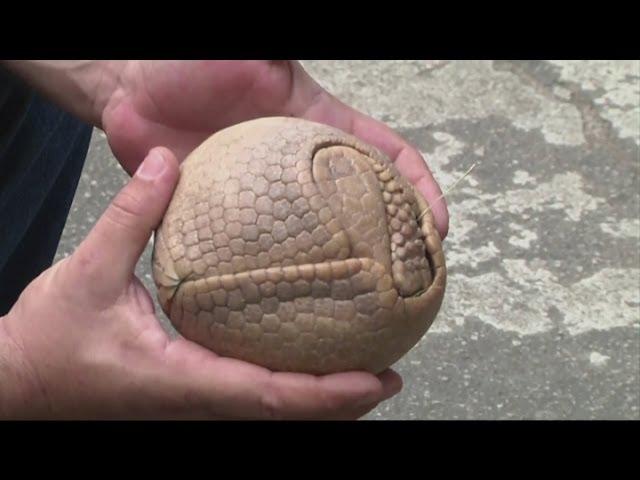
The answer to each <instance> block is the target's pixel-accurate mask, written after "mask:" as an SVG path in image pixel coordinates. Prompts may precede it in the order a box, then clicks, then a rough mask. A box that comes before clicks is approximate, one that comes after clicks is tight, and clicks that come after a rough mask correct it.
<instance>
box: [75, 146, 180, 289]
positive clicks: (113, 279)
mask: <svg viewBox="0 0 640 480" xmlns="http://www.w3.org/2000/svg"><path fill="white" fill-rule="evenodd" d="M178 176H179V170H178V164H177V161H176V159H175V156H174V155H173V153H171V151H169V150H168V149H166V148H162V147H159V148H154V149H152V150H151V151H150V152H149V153H148V155H147V157H146V158H145V160H144V161H143V162H142V164H141V166H140V168H138V170H137V171H136V174H135V175H134V176H133V178H132V179H131V180H130V181H129V183H128V184H127V185H126V186H125V187H124V188H123V189H122V190H121V191H120V192H119V193H118V195H117V196H116V197H115V198H114V200H113V201H112V202H111V204H110V205H109V206H108V207H107V209H106V211H105V212H104V214H103V215H102V217H101V218H100V219H99V220H98V222H97V223H96V225H95V226H94V227H93V229H92V230H91V232H89V235H88V236H87V238H86V239H85V240H84V241H83V242H82V243H81V244H80V246H79V247H78V249H77V250H76V251H75V252H74V254H73V255H72V260H73V261H74V265H75V266H76V267H79V268H80V269H81V270H82V271H83V272H84V273H85V274H88V275H90V276H91V277H93V278H95V280H97V281H98V283H99V285H101V286H102V287H104V288H106V287H108V286H114V287H117V286H120V285H124V284H125V282H127V281H128V280H129V279H130V278H131V276H132V275H133V272H134V269H135V266H136V263H137V261H138V259H139V258H140V255H142V252H143V251H144V249H145V247H146V245H147V243H148V241H149V238H150V236H151V233H152V232H153V230H154V229H155V228H156V227H157V226H158V224H159V223H160V221H161V220H162V217H163V215H164V212H165V210H166V208H167V206H168V204H169V201H170V200H171V196H172V195H173V191H174V189H175V186H176V183H177V181H178Z"/></svg>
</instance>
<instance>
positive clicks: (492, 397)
mask: <svg viewBox="0 0 640 480" xmlns="http://www.w3.org/2000/svg"><path fill="white" fill-rule="evenodd" d="M303 63H304V65H305V67H306V68H307V69H308V70H309V71H310V73H311V74H312V75H313V76H314V77H315V78H316V79H317V80H318V81H319V82H320V83H321V84H322V85H324V86H325V87H326V88H327V89H328V90H329V91H331V92H332V93H333V94H335V95H337V96H338V97H339V98H340V99H342V100H343V101H345V102H347V103H349V104H350V105H352V106H354V107H356V108H358V109H360V110H362V111H364V112H366V113H368V114H369V115H372V116H374V117H376V118H378V119H380V120H382V121H385V122H386V123H387V124H389V125H390V126H391V127H392V128H394V129H396V130H397V131H398V132H399V133H400V134H402V135H403V136H405V137H406V138H407V139H408V140H410V141H411V142H412V143H414V144H415V145H417V146H418V147H419V149H420V150H421V151H422V152H423V154H424V156H425V158H426V160H427V162H428V164H429V166H430V168H431V169H432V170H433V171H434V174H435V176H436V178H437V179H438V181H439V182H440V184H441V185H442V186H443V187H445V188H446V187H447V186H448V185H451V184H453V183H454V182H455V181H456V180H457V179H458V178H459V177H460V176H461V175H462V174H463V173H464V172H465V171H466V170H467V169H468V168H469V167H470V166H471V165H472V164H473V163H477V167H476V168H475V170H474V171H473V173H472V174H471V176H470V177H468V178H467V179H465V180H464V181H463V182H462V183H461V184H460V185H459V186H458V188H456V189H455V190H454V191H453V192H452V193H451V194H450V195H449V197H448V205H449V211H450V214H451V223H450V233H449V236H448V237H447V239H446V240H445V242H444V248H445V253H446V260H447V265H448V270H449V277H448V285H447V293H446V297H445V300H444V304H443V307H442V310H441V311H440V314H439V316H438V318H437V319H436V321H435V323H434V325H433V327H432V328H431V330H430V331H429V332H428V333H427V335H425V337H424V338H423V339H422V340H421V341H420V343H419V344H418V345H417V346H416V347H415V348H414V349H413V350H412V351H411V352H409V353H408V354H407V355H406V357H404V358H403V359H402V360H401V361H399V362H398V363H397V364H396V365H395V368H396V369H397V370H398V371H399V372H400V373H401V375H402V376H403V378H404V382H405V387H404V389H403V391H402V392H401V393H400V394H399V395H397V396H396V397H394V398H393V399H391V400H390V401H388V402H386V403H384V404H381V405H380V406H378V408H377V409H376V410H375V411H373V412H372V413H371V414H369V415H368V416H367V417H366V418H367V419H545V420H547V419H639V417H640V413H639V408H640V185H639V169H640V156H639V145H640V62H638V61H446V60H445V61H308V62H303ZM127 178H128V177H127V175H126V174H125V173H124V172H123V170H122V169H121V168H120V167H119V165H118V164H117V162H116V161H115V159H114V158H113V156H112V154H111V151H110V149H109V147H108V145H107V143H106V140H105V138H104V134H103V133H102V132H100V131H98V130H96V131H94V135H93V139H92V143H91V149H90V152H89V156H88V158H87V163H86V166H85V169H84V172H83V175H82V179H81V182H80V185H79V188H78V191H77V194H76V197H75V200H74V203H73V207H72V212H71V214H70V217H69V219H68V222H67V225H66V228H65V230H64V233H63V238H62V241H61V244H60V247H59V250H58V255H57V258H58V259H59V258H62V257H63V256H65V255H68V254H69V253H70V252H72V251H73V249H74V248H75V246H77V245H78V243H79V242H80V241H81V240H82V239H83V238H84V236H85V235H86V233H87V232H88V230H89V229H90V228H91V226H92V225H93V224H94V223H95V221H96V219H97V218H98V217H99V216H100V214H101V213H102V212H103V211H104V209H105V207H106V206H107V204H108V202H109V201H110V200H111V199H112V198H113V196H114V195H115V194H116V192H117V191H118V190H119V189H120V188H121V187H122V186H123V185H124V183H125V182H126V180H127ZM150 247H151V245H149V248H147V250H146V252H145V254H144V256H143V257H142V259H141V261H140V263H139V265H138V274H139V276H140V278H141V279H142V280H143V282H144V283H145V284H146V285H147V286H148V288H150V289H151V290H152V291H153V283H152V281H151V272H150V251H151V249H150ZM160 315H162V314H160ZM161 321H162V322H163V324H164V325H165V326H167V328H169V327H168V322H167V320H166V318H164V317H163V316H162V318H161Z"/></svg>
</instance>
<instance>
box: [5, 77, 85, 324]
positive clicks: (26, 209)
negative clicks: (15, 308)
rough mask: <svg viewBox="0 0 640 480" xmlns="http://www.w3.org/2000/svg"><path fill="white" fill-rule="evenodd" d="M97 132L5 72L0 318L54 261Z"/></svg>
mask: <svg viewBox="0 0 640 480" xmlns="http://www.w3.org/2000/svg"><path fill="white" fill-rule="evenodd" d="M91 132H92V127H91V126H90V125H88V124H86V123H84V122H82V121H80V120H78V119H77V118H75V117H74V116H72V115H71V114H69V113H66V112H64V111H63V110H61V109H60V108H58V107H57V106H55V105H53V104H52V103H50V102H48V101H47V100H45V99H44V98H43V97H41V96H40V95H38V94H37V93H35V92H34V91H33V90H31V89H29V88H28V87H26V86H25V85H24V84H23V83H22V82H20V81H19V80H18V79H16V78H15V77H14V76H12V75H10V74H9V73H8V72H7V71H6V70H3V69H2V68H0V315H4V314H5V313H7V312H8V311H9V310H10V309H11V306H12V305H13V304H14V303H15V301H16V300H17V298H18V296H19V295H20V293H21V292H22V290H23V289H24V288H25V287H26V286H27V285H28V284H29V282H31V280H33V279H34V278H35V277H37V276H38V275H39V274H40V273H41V272H42V271H43V270H45V269H47V268H48V267H49V266H50V265H51V263H52V261H53V258H54V256H55V253H56V249H57V248H58V243H59V241H60V236H61V235H62V230H63V228H64V224H65V222H66V219H67V215H68V213H69V209H70V207H71V202H72V200H73V196H74V194H75V191H76V187H77V186H78V180H79V179H80V174H81V172H82V167H83V165H84V161H85V158H86V155H87V151H88V149H89V141H90V139H91Z"/></svg>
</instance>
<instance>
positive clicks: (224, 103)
mask: <svg viewBox="0 0 640 480" xmlns="http://www.w3.org/2000/svg"><path fill="white" fill-rule="evenodd" d="M108 68H109V72H110V73H109V74H108V75H105V78H109V79H110V80H109V81H103V82H97V83H99V84H100V85H103V86H104V87H102V88H101V89H100V92H99V93H98V94H96V98H97V100H96V102H95V107H96V108H97V113H96V115H97V116H98V117H99V118H100V121H99V124H100V125H101V126H102V128H103V129H104V131H105V132H106V135H107V139H108V141H109V145H110V146H111V148H112V150H113V152H114V154H115V155H116V157H117V158H118V160H119V161H120V163H121V164H122V166H123V167H124V168H125V170H127V171H128V172H129V173H132V172H134V171H135V169H136V168H137V166H138V163H139V161H140V159H141V158H144V155H145V154H146V152H147V151H148V150H149V149H150V148H152V147H153V146H154V145H166V146H167V147H169V148H170V149H171V150H173V151H174V152H175V153H176V155H177V157H178V160H179V161H181V160H182V159H184V158H185V157H186V156H187V155H188V154H189V153H190V152H191V151H192V150H193V149H194V148H195V147H197V146H198V145H199V144H200V143H201V142H203V141H204V140H205V139H206V138H207V137H209V136H210V135H212V134H213V133H214V132H216V131H218V130H220V129H223V128H225V127H228V126H230V125H233V124H235V123H239V122H242V121H246V120H250V119H253V118H257V117H264V116H288V115H290V116H295V117H301V118H306V119H308V120H312V121H316V122H319V123H324V124H328V125H331V126H334V127H336V128H339V129H341V130H343V131H346V132H348V133H351V134H353V135H355V136H357V137H359V138H360V139H362V140H364V141H365V142H368V143H369V144H372V145H374V146H376V147H378V148H379V149H380V150H382V151H383V152H385V153H386V154H387V155H388V156H389V157H390V158H391V159H392V160H393V161H394V162H395V164H396V166H397V167H398V170H399V171H400V173H401V174H403V175H404V176H405V177H406V178H407V179H408V180H409V181H411V182H412V183H413V184H414V185H416V186H417V188H418V190H419V191H420V192H421V193H422V195H423V196H424V197H425V198H426V200H427V201H428V202H429V204H430V205H431V212H432V213H433V215H434V218H435V223H436V227H437V229H438V231H439V233H440V235H441V237H442V238H444V237H445V236H446V234H447V230H448V224H449V215H448V212H447V207H446V203H445V201H444V199H440V200H438V201H437V202H436V200H437V199H438V197H439V196H440V195H441V193H442V192H441V190H440V187H439V186H438V184H437V183H436V181H435V180H434V178H433V176H432V175H431V172H430V171H429V169H428V168H427V166H426V164H425V162H424V159H423V158H422V156H421V155H420V153H419V152H418V150H417V149H416V148H414V147H413V146H411V145H409V144H408V143H407V142H406V141H405V140H404V139H402V138H401V137H400V136H399V135H397V134H396V133H395V132H393V131H392V130H391V129H390V128H388V127H387V126H385V125H384V124H382V123H381V122H378V121H376V120H374V119H373V118H371V117H368V116H366V115H364V114H362V113H360V112H358V111H356V110H354V109H352V108H351V107H349V106H347V105H345V104H344V103H342V102H340V101H339V100H338V99H336V98H335V97H333V96H332V95H330V94H329V93H328V92H327V91H326V90H324V89H323V88H322V87H321V86H320V85H319V84H318V83H316V82H315V81H314V80H313V79H312V78H311V77H310V76H309V75H308V74H307V73H306V72H305V71H304V69H303V68H302V65H301V64H300V63H299V62H294V61H127V62H110V63H109V64H108ZM114 72H115V73H114ZM114 79H117V80H114ZM109 92H110V93H109Z"/></svg>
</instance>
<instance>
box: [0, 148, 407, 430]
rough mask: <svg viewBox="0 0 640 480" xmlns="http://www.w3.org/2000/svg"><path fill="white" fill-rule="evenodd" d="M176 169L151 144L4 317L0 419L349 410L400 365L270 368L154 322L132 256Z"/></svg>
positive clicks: (382, 394)
mask: <svg viewBox="0 0 640 480" xmlns="http://www.w3.org/2000/svg"><path fill="white" fill-rule="evenodd" d="M178 176H179V170H178V163H177V161H176V158H175V156H174V155H173V154H172V153H171V151H169V150H168V149H166V148H154V149H152V150H151V151H150V152H149V154H148V156H147V158H146V160H145V162H144V163H143V166H142V167H141V169H139V170H138V171H137V173H136V174H135V175H134V177H133V179H132V180H131V181H130V183H129V184H128V185H127V186H125V187H124V189H123V190H122V191H121V192H120V193H119V194H118V195H117V197H116V198H115V199H114V201H113V202H112V203H111V205H110V206H109V207H108V209H107V210H106V211H105V213H104V214H103V215H102V217H101V218H100V220H99V221H98V222H97V224H96V225H95V226H94V228H93V229H92V231H91V232H90V233H89V235H88V236H87V238H86V239H85V240H84V241H83V242H82V243H81V244H80V246H79V247H78V248H77V249H76V251H75V252H74V253H73V254H72V255H70V256H69V257H68V258H66V259H64V260H62V261H60V262H58V263H57V264H55V265H54V266H53V267H51V268H50V269H49V270H47V271H45V272H44V273H43V274H42V275H40V276H39V277H38V278H37V279H36V280H34V281H33V282H32V283H31V284H30V285H29V286H28V287H27V288H26V289H25V291H24V292H23V294H22V295H21V297H20V298H19V300H18V301H17V303H16V304H15V305H14V307H13V309H12V310H11V311H10V312H9V313H8V314H7V315H6V316H5V317H2V318H0V418H39V419H53V418H56V419H59V418H66V419H85V418H91V419H107V418H112V419H143V418H147V419H150V418H153V419H270V418H283V419H288V418H291V419H356V418H359V417H361V416H363V415H364V414H366V413H367V412H368V411H370V410H371V409H372V408H374V407H375V406H376V405H377V404H378V403H379V402H381V401H383V400H385V399H387V398H389V397H391V396H393V395H394V394H396V393H398V391H399V390H400V388H401V386H402V381H401V379H400V377H399V375H398V374H397V373H395V372H393V371H391V370H387V371H386V372H384V373H382V374H380V375H378V376H377V377H376V376H374V375H371V374H368V373H364V372H348V373H340V374H334V375H326V376H321V377H319V376H312V375H305V374H294V373H274V372H270V371H269V370H266V369H264V368H261V367H258V366H256V365H252V364H249V363H245V362H242V361H239V360H235V359H230V358H223V357H219V356H217V355H216V354H214V353H213V352H211V351H209V350H207V349H205V348H203V347H200V346H199V345H197V344H195V343H193V342H190V341H188V340H186V339H185V338H183V337H179V338H177V339H175V340H171V339H169V337H168V336H167V334H166V333H165V331H164V330H163V329H162V327H161V326H160V324H159V323H158V321H157V319H156V316H155V313H154V306H153V302H152V300H151V297H150V295H149V292H148V291H147V290H146V289H145V288H144V286H143V285H142V283H141V282H140V280H139V279H138V278H136V277H135V275H134V269H135V265H136V263H137V261H138V259H139V257H140V255H141V254H142V252H143V251H144V248H145V246H146V245H147V243H148V241H149V238H150V236H151V233H152V231H153V230H154V229H155V228H156V227H157V225H158V224H159V223H160V221H161V218H162V216H163V214H164V212H165V209H166V207H167V205H168V203H169V201H170V198H171V196H172V193H173V190H174V188H175V185H176V182H177V180H178Z"/></svg>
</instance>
